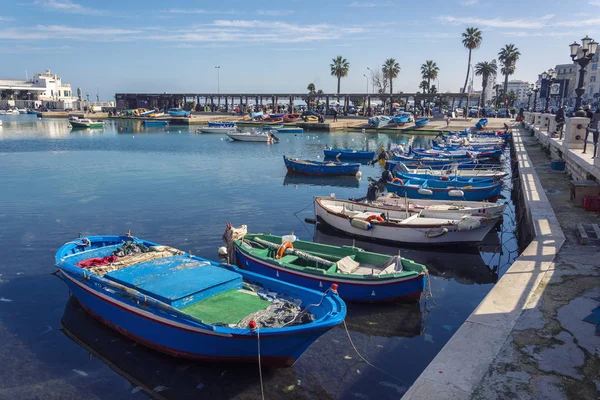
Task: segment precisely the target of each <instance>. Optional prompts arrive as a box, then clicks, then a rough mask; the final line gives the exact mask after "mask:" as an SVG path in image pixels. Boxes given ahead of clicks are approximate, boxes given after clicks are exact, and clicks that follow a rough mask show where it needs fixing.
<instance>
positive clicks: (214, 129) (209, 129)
mask: <svg viewBox="0 0 600 400" xmlns="http://www.w3.org/2000/svg"><path fill="white" fill-rule="evenodd" d="M196 131H197V132H201V133H229V132H237V129H236V128H235V127H227V126H201V127H200V128H198V129H197V130H196Z"/></svg>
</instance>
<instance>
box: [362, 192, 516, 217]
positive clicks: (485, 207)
mask: <svg viewBox="0 0 600 400" xmlns="http://www.w3.org/2000/svg"><path fill="white" fill-rule="evenodd" d="M406 203H408V208H409V210H411V211H414V212H418V211H420V210H423V209H427V208H431V209H434V210H435V212H437V213H443V212H444V211H442V210H440V209H439V206H440V205H449V206H456V209H452V208H450V209H448V211H447V212H448V213H450V214H452V213H457V212H460V213H462V214H470V215H485V216H489V217H496V216H497V217H500V216H502V214H504V209H505V208H506V204H497V203H487V202H476V201H474V202H469V201H456V200H426V199H420V200H419V201H417V202H415V201H406V199H405V198H404V197H397V196H394V197H388V196H381V197H379V198H378V199H377V200H376V201H375V202H374V203H372V204H373V205H376V206H378V207H389V208H391V209H395V210H401V211H406Z"/></svg>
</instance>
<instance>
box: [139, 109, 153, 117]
mask: <svg viewBox="0 0 600 400" xmlns="http://www.w3.org/2000/svg"><path fill="white" fill-rule="evenodd" d="M155 112H156V111H154V110H150V111H144V112H142V113H140V117H148V116H150V115H153V114H154V113H155Z"/></svg>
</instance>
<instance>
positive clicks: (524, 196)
mask: <svg viewBox="0 0 600 400" xmlns="http://www.w3.org/2000/svg"><path fill="white" fill-rule="evenodd" d="M523 133H525V131H524V130H521V129H513V168H514V169H513V176H515V177H516V176H518V181H515V184H514V193H515V194H516V195H517V198H516V200H517V207H518V211H519V213H520V215H522V217H523V218H522V221H521V224H522V225H524V226H525V227H524V230H521V232H522V233H523V234H524V235H527V236H530V238H531V241H530V242H529V243H528V244H526V243H525V244H524V245H526V247H525V248H524V250H523V251H522V253H521V254H520V255H519V257H518V258H517V259H516V260H515V262H514V263H513V264H512V265H511V266H510V268H509V269H508V270H507V271H506V272H505V273H504V275H503V276H502V278H501V279H500V280H499V281H498V283H496V285H495V286H494V287H493V288H492V290H491V291H490V292H489V293H488V295H487V296H486V297H485V298H484V299H483V301H482V302H481V303H480V304H479V306H478V307H477V308H476V309H475V311H473V313H472V314H471V315H470V316H469V317H468V318H467V320H466V321H465V323H464V324H463V325H462V326H461V327H460V328H459V329H458V330H457V331H456V333H455V334H454V336H452V338H451V339H450V340H449V341H448V343H446V345H445V346H444V347H443V348H442V350H441V351H440V352H439V353H438V354H437V356H436V357H435V358H434V359H433V361H432V362H431V363H430V364H429V365H428V366H427V368H426V369H425V370H424V371H423V373H421V375H420V376H419V378H418V379H417V380H416V381H415V383H414V384H413V385H412V386H411V388H410V389H409V390H408V391H407V392H406V393H405V395H404V396H403V397H402V398H403V399H405V400H409V399H410V400H437V399H440V400H442V399H443V400H446V399H470V398H472V396H473V393H474V391H475V390H476V388H477V386H478V385H479V383H480V382H481V380H482V379H483V377H484V375H485V374H486V372H487V371H488V369H489V366H490V365H491V364H492V362H493V361H494V359H495V358H496V356H497V355H498V353H499V352H500V349H501V348H502V346H503V344H504V343H505V342H506V340H507V338H508V337H509V334H510V332H511V331H512V329H513V327H514V326H515V323H516V322H517V319H518V318H519V317H520V316H521V314H522V312H523V310H525V309H526V308H527V304H528V302H529V300H530V299H531V298H532V297H533V296H534V293H535V292H536V290H538V289H539V286H540V283H541V282H542V280H543V279H544V277H545V275H546V274H547V273H549V271H550V273H551V270H552V268H553V264H554V263H553V261H554V258H555V256H556V254H557V252H558V250H559V249H560V248H561V246H562V245H563V243H564V241H565V236H564V234H563V232H562V230H561V228H560V225H559V223H558V220H557V218H556V215H555V214H554V211H553V210H552V207H551V205H550V202H549V201H548V198H547V197H546V194H545V192H544V188H543V187H542V185H541V182H540V180H539V178H538V176H537V173H536V171H535V168H534V167H533V164H532V163H531V161H530V159H529V156H528V154H527V151H526V149H525V146H524V145H523V141H522V136H521V135H522V134H523ZM521 224H520V225H521Z"/></svg>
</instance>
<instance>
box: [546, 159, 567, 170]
mask: <svg viewBox="0 0 600 400" xmlns="http://www.w3.org/2000/svg"><path fill="white" fill-rule="evenodd" d="M566 166H567V164H566V163H565V162H564V161H552V162H551V163H550V168H552V169H553V170H554V171H564V170H565V167H566Z"/></svg>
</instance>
